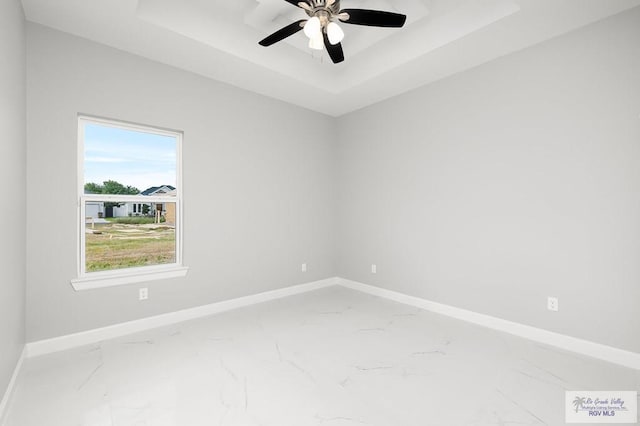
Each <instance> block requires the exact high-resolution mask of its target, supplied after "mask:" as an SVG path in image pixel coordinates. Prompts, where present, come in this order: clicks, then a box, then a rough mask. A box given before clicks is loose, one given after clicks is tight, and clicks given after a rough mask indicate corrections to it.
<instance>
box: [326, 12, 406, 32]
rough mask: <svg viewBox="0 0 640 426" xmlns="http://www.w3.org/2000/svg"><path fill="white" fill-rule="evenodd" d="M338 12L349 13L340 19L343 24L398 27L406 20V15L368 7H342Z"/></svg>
mask: <svg viewBox="0 0 640 426" xmlns="http://www.w3.org/2000/svg"><path fill="white" fill-rule="evenodd" d="M340 13H346V14H348V15H349V18H348V19H342V18H339V19H340V20H342V21H343V22H344V23H345V24H354V25H367V26H370V27H389V28H400V27H402V26H403V25H404V23H405V21H406V20H407V15H402V14H400V13H393V12H385V11H382V10H370V9H342V10H341V11H340Z"/></svg>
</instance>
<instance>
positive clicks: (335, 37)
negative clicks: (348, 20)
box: [327, 22, 344, 45]
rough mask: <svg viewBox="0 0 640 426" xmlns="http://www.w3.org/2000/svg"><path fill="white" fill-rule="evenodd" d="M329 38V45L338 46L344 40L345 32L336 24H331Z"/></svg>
mask: <svg viewBox="0 0 640 426" xmlns="http://www.w3.org/2000/svg"><path fill="white" fill-rule="evenodd" d="M327 37H328V38H329V43H331V44H332V45H336V44H338V43H340V42H341V41H342V39H344V31H342V28H340V26H339V25H338V24H336V23H335V22H329V25H327Z"/></svg>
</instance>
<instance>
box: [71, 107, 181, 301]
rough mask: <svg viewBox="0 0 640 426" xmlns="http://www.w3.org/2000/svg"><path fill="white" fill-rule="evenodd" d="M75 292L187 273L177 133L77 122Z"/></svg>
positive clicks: (90, 119) (94, 121) (96, 121)
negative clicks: (76, 256)
mask: <svg viewBox="0 0 640 426" xmlns="http://www.w3.org/2000/svg"><path fill="white" fill-rule="evenodd" d="M78 139H79V140H78V148H79V149H78V157H79V158H78V163H79V171H78V184H79V185H78V205H79V208H78V225H79V227H78V229H79V232H78V247H79V250H78V276H77V278H75V279H73V280H72V284H73V286H74V288H75V289H76V290H83V289H89V288H96V287H105V286H111V285H120V284H127V283H134V282H141V281H148V280H153V279H161V278H171V277H179V276H184V275H185V274H186V272H187V268H185V267H184V266H183V264H182V215H181V212H182V191H181V189H182V188H181V148H182V133H181V132H178V131H171V130H165V129H160V128H155V127H150V126H142V125H137V124H130V123H125V122H119V121H114V120H106V119H100V118H94V117H88V116H80V117H79V119H78Z"/></svg>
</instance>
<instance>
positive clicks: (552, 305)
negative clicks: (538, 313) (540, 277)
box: [547, 297, 558, 312]
mask: <svg viewBox="0 0 640 426" xmlns="http://www.w3.org/2000/svg"><path fill="white" fill-rule="evenodd" d="M547 309H548V310H550V311H554V312H558V298H557V297H547Z"/></svg>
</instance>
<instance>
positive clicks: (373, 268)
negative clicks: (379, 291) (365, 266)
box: [371, 264, 378, 274]
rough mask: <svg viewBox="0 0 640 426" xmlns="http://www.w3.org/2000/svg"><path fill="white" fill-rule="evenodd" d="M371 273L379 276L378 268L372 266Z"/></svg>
mask: <svg viewBox="0 0 640 426" xmlns="http://www.w3.org/2000/svg"><path fill="white" fill-rule="evenodd" d="M371 273H372V274H377V273H378V266H377V265H375V264H372V265H371Z"/></svg>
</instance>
